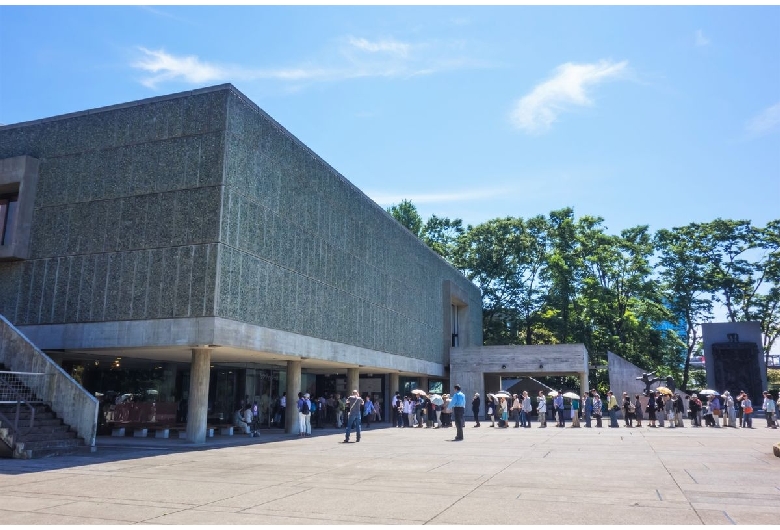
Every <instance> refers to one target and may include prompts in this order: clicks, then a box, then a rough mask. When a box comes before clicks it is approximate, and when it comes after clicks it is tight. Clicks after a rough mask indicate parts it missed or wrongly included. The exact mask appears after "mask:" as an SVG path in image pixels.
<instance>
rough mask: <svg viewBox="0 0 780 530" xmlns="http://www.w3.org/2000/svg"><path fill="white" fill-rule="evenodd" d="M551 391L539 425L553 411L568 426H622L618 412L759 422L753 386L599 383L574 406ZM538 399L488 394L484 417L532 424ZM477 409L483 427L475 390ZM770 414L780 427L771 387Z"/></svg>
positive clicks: (637, 422) (659, 420)
mask: <svg viewBox="0 0 780 530" xmlns="http://www.w3.org/2000/svg"><path fill="white" fill-rule="evenodd" d="M551 394H554V395H553V396H548V394H545V393H544V392H543V391H539V394H538V396H536V398H535V401H536V403H535V404H536V407H535V411H536V416H537V417H538V420H539V428H546V427H547V420H548V412H549V416H550V417H551V420H552V422H554V424H555V427H559V428H560V427H565V425H566V418H567V417H568V418H569V419H570V421H571V427H574V428H578V427H580V426H581V425H580V421H582V422H583V423H584V426H585V427H593V426H595V427H596V428H600V427H603V426H604V423H603V420H608V422H609V423H608V425H607V426H608V427H611V428H617V427H620V424H619V422H618V414H619V413H620V414H621V416H622V419H623V426H624V427H642V425H643V423H642V422H643V420H645V418H646V419H647V424H646V425H647V427H650V428H657V427H664V426H666V427H669V428H674V427H684V426H685V422H684V419H685V418H687V419H688V420H689V421H690V424H691V426H693V427H702V426H706V427H720V426H723V427H733V428H737V427H743V428H753V415H754V413H755V408H754V404H753V401H752V400H751V398H750V396H749V395H748V393H747V392H744V391H743V392H740V393H739V395H737V396H736V397H734V396H732V395H731V394H730V393H729V392H728V391H726V392H724V393H723V394H722V395H719V394H717V393H715V394H708V395H705V396H698V395H697V394H690V395H685V396H683V395H682V394H680V393H679V392H678V393H671V392H661V391H657V390H656V391H653V392H651V393H650V395H649V396H647V397H644V396H641V395H640V394H635V395H633V396H631V395H629V394H628V393H627V392H623V394H622V398H621V399H618V397H617V396H616V395H615V394H614V393H613V392H612V391H608V392H607V393H606V395H605V396H604V397H603V398H602V396H601V395H600V394H599V393H598V392H597V391H596V390H595V389H594V390H591V391H590V392H589V393H587V394H585V395H582V396H578V397H574V396H572V397H568V396H567V398H568V399H569V400H570V406H569V407H568V408H567V407H566V406H565V403H564V394H563V393H561V392H551ZM548 397H552V400H551V401H552V403H551V406H550V407H549V411H548ZM533 405H534V403H533V400H532V399H531V398H530V396H529V395H528V392H522V394H521V395H519V396H518V395H517V394H513V395H511V396H508V395H499V396H497V395H494V394H488V396H487V398H486V402H485V410H484V417H485V419H486V420H487V421H490V427H498V428H508V427H509V426H510V422H511V421H512V420H513V421H514V426H515V428H528V427H530V426H531V414H532V412H533V411H534V406H533ZM471 408H472V412H473V415H474V421H475V423H474V427H480V426H481V422H480V411H481V399H480V395H479V394H478V393H476V394H474V398H473V400H472V403H471ZM760 410H763V412H764V417H765V419H766V426H767V428H774V429H776V428H777V420H776V415H777V411H778V402H777V400H776V399H775V398H774V396H773V395H772V393H771V392H768V391H765V392H764V393H763V400H762V403H761V406H760Z"/></svg>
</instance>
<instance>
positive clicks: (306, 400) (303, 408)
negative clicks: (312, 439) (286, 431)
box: [298, 394, 311, 438]
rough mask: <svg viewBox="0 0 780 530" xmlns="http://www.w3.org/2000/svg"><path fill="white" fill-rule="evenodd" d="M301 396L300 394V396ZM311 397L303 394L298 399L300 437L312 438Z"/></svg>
mask: <svg viewBox="0 0 780 530" xmlns="http://www.w3.org/2000/svg"><path fill="white" fill-rule="evenodd" d="M299 395H300V394H299ZM310 398H311V396H310V395H309V394H303V395H302V396H301V397H300V398H299V399H298V437H299V438H303V437H304V436H311V400H310Z"/></svg>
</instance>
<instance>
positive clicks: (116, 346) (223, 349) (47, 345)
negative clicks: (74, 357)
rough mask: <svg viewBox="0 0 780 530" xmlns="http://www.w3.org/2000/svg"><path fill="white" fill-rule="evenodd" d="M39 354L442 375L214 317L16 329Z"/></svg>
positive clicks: (430, 365)
mask: <svg viewBox="0 0 780 530" xmlns="http://www.w3.org/2000/svg"><path fill="white" fill-rule="evenodd" d="M18 329H19V330H20V331H21V332H22V333H23V334H24V335H26V336H27V337H28V338H29V339H30V341H32V342H33V343H34V344H36V345H37V346H38V347H39V348H40V349H42V350H44V351H55V350H56V351H61V352H63V353H65V354H68V353H70V354H78V355H79V356H82V357H84V356H92V357H96V358H97V357H123V358H137V359H147V360H152V361H161V362H190V360H191V358H192V350H193V349H195V348H209V349H211V360H212V362H217V363H256V364H262V365H272V366H273V365H278V366H280V367H283V366H285V365H286V363H287V362H288V361H302V367H303V368H304V369H306V370H307V371H309V372H321V373H331V372H338V371H342V370H345V369H346V368H355V367H359V368H360V371H361V373H399V374H403V375H410V376H414V375H424V376H428V377H443V376H444V373H445V371H444V366H443V365H442V364H439V363H434V362H430V361H425V360H423V359H416V358H413V357H406V356H403V355H398V354H393V353H388V352H382V351H376V350H371V349H367V348H362V347H359V346H353V345H349V344H342V343H338V342H333V341H328V340H324V339H319V338H316V337H309V336H305V335H299V334H296V333H290V332H287V331H282V330H277V329H270V328H263V327H260V326H256V325H253V324H246V323H243V322H237V321H234V320H229V319H225V318H219V317H200V318H179V319H176V318H173V319H156V320H126V321H113V322H87V323H70V324H46V325H31V326H19V327H18Z"/></svg>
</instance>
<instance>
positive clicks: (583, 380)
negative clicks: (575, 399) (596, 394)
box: [580, 372, 590, 396]
mask: <svg viewBox="0 0 780 530" xmlns="http://www.w3.org/2000/svg"><path fill="white" fill-rule="evenodd" d="M589 390H590V388H589V387H588V372H582V373H581V374H580V395H583V394H584V395H586V396H587V395H588V391H589Z"/></svg>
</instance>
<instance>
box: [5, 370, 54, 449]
mask: <svg viewBox="0 0 780 530" xmlns="http://www.w3.org/2000/svg"><path fill="white" fill-rule="evenodd" d="M45 375H46V374H42V373H35V372H1V371H0V403H11V404H12V403H15V404H16V411H15V413H14V415H13V419H11V418H9V417H8V416H6V415H5V414H3V413H2V412H1V411H0V423H4V424H6V425H8V427H9V428H10V430H11V435H10V442H11V444H12V445H13V444H14V443H16V442H18V441H19V438H20V437H21V436H23V435H24V434H26V433H28V432H30V431H31V430H32V429H33V427H35V407H34V406H33V405H32V403H42V401H39V400H36V399H30V398H34V397H35V395H34V394H33V393H32V391H31V390H30V389H29V388H28V387H27V386H26V385H25V384H24V382H23V381H22V380H21V379H20V377H19V376H39V377H40V376H45ZM22 405H24V406H25V407H27V408H28V409H29V410H30V425H29V426H28V427H27V428H26V429H25V428H24V427H23V426H22V428H20V427H19V421H20V417H21V412H22Z"/></svg>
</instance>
